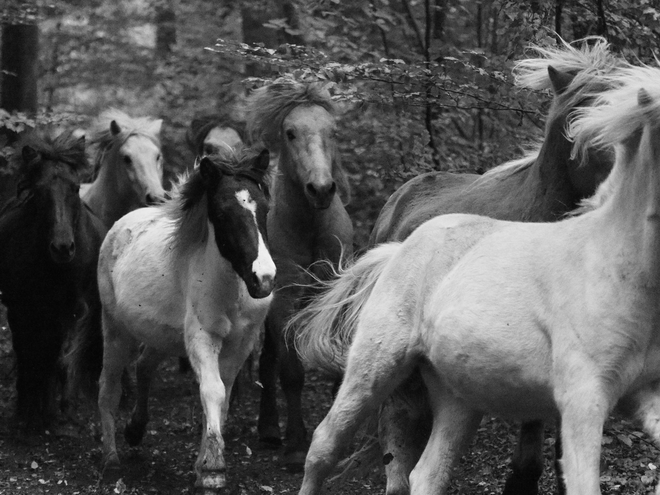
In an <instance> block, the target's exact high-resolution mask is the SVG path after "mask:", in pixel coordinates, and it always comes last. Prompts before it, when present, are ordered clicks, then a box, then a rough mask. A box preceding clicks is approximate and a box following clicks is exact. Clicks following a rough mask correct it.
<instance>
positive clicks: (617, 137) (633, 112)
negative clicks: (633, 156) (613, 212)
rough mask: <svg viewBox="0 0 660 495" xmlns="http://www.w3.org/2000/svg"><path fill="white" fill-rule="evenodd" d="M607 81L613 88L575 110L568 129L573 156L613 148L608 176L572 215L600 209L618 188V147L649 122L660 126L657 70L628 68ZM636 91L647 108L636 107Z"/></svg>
mask: <svg viewBox="0 0 660 495" xmlns="http://www.w3.org/2000/svg"><path fill="white" fill-rule="evenodd" d="M609 77H610V78H611V79H612V80H613V83H614V84H613V85H614V86H615V88H614V89H611V90H609V91H605V92H603V93H600V94H598V95H597V96H596V102H595V105H594V106H591V107H584V108H580V109H578V110H576V112H575V117H574V119H573V120H572V122H571V124H570V126H569V136H570V137H571V138H572V139H573V140H574V141H575V145H574V149H573V153H574V154H576V153H579V152H580V151H583V150H584V148H586V147H587V146H596V147H603V148H606V147H610V146H613V145H614V146H615V149H616V152H617V160H616V163H615V165H614V168H613V169H612V172H611V173H610V174H609V176H608V177H607V179H606V180H605V181H603V183H602V184H601V185H600V186H599V187H598V189H597V190H596V193H595V194H594V195H593V196H592V197H591V198H588V199H586V200H584V201H583V202H582V206H581V207H580V208H579V209H578V210H577V211H576V212H575V213H576V214H579V213H583V212H585V211H589V210H593V209H596V208H598V207H599V206H601V205H602V204H603V203H604V202H605V201H606V200H607V198H609V197H611V195H612V193H613V192H614V191H615V190H616V187H617V185H618V184H620V182H621V178H622V177H623V175H624V173H623V170H622V167H623V165H622V164H621V162H622V160H620V159H619V158H620V156H621V154H622V153H623V149H622V148H623V146H622V144H623V143H624V142H626V141H627V140H629V139H630V138H632V137H633V136H635V135H636V134H639V133H640V132H641V131H642V130H643V128H644V126H645V125H647V124H648V122H649V120H651V121H654V122H657V123H658V124H659V125H660V68H656V67H650V66H647V65H643V66H633V65H628V66H627V67H625V68H623V69H620V70H618V71H616V72H614V73H612V74H611V75H610V76H609ZM640 91H643V92H645V94H646V95H647V96H648V97H649V101H648V102H647V104H644V105H640V103H639V98H640Z"/></svg>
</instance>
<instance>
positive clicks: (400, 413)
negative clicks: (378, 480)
mask: <svg viewBox="0 0 660 495" xmlns="http://www.w3.org/2000/svg"><path fill="white" fill-rule="evenodd" d="M426 395H427V393H426V389H425V387H424V386H423V384H422V381H421V377H420V375H419V373H415V374H413V376H412V377H410V378H409V379H408V380H407V381H406V382H405V383H404V384H403V385H402V386H401V387H399V389H398V390H397V391H396V392H395V393H394V394H392V395H391V396H390V397H388V398H387V400H386V401H385V403H384V404H383V405H382V407H381V409H380V415H379V418H378V438H379V440H380V444H381V448H382V451H383V462H384V463H385V474H386V475H387V488H386V490H385V493H386V494H387V495H407V494H408V493H409V492H410V483H409V476H410V472H411V471H412V470H413V468H414V467H415V465H416V464H417V461H418V460H419V458H420V456H421V455H422V452H423V451H424V447H425V446H426V442H427V441H428V438H429V435H430V433H431V418H432V416H431V413H430V406H429V404H428V400H427V397H426Z"/></svg>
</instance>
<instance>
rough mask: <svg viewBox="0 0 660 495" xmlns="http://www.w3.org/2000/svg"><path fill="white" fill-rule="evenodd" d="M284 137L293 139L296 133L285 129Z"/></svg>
mask: <svg viewBox="0 0 660 495" xmlns="http://www.w3.org/2000/svg"><path fill="white" fill-rule="evenodd" d="M286 137H287V138H288V139H289V141H293V140H294V139H296V135H295V133H294V132H293V131H292V130H291V129H289V130H288V131H286Z"/></svg>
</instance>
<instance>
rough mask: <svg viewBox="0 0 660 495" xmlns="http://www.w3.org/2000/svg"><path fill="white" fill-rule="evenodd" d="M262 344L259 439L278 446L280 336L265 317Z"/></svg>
mask: <svg viewBox="0 0 660 495" xmlns="http://www.w3.org/2000/svg"><path fill="white" fill-rule="evenodd" d="M265 325H266V332H265V336H264V345H263V349H262V350H261V356H259V383H261V387H262V388H261V400H260V403H259V422H258V425H257V429H258V431H259V441H261V442H264V443H265V444H267V445H272V446H274V447H279V446H280V445H282V439H281V438H280V426H279V415H278V413H277V375H278V373H277V369H278V362H277V361H278V354H279V348H280V336H279V334H277V333H275V332H276V329H275V328H274V327H273V325H272V324H271V323H270V319H269V318H266V322H265Z"/></svg>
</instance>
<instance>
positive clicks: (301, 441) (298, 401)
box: [280, 345, 309, 472]
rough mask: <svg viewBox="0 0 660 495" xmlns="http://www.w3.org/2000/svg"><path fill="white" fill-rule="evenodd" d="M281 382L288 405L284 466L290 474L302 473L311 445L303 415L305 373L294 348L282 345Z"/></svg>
mask: <svg viewBox="0 0 660 495" xmlns="http://www.w3.org/2000/svg"><path fill="white" fill-rule="evenodd" d="M281 350H282V351H283V352H282V353H281V357H280V382H281V383H282V391H283V392H284V397H285V398H286V404H287V423H286V437H285V439H286V444H285V445H286V446H285V449H284V465H285V466H286V468H287V469H288V470H289V471H290V472H300V471H302V470H303V467H304V464H305V456H306V455H307V449H308V448H309V443H308V440H307V429H306V428H305V423H304V421H303V415H302V389H303V386H304V384H305V371H304V369H303V366H302V363H301V362H300V358H299V357H298V353H297V352H296V351H295V349H294V348H293V346H287V345H282V346H281Z"/></svg>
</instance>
